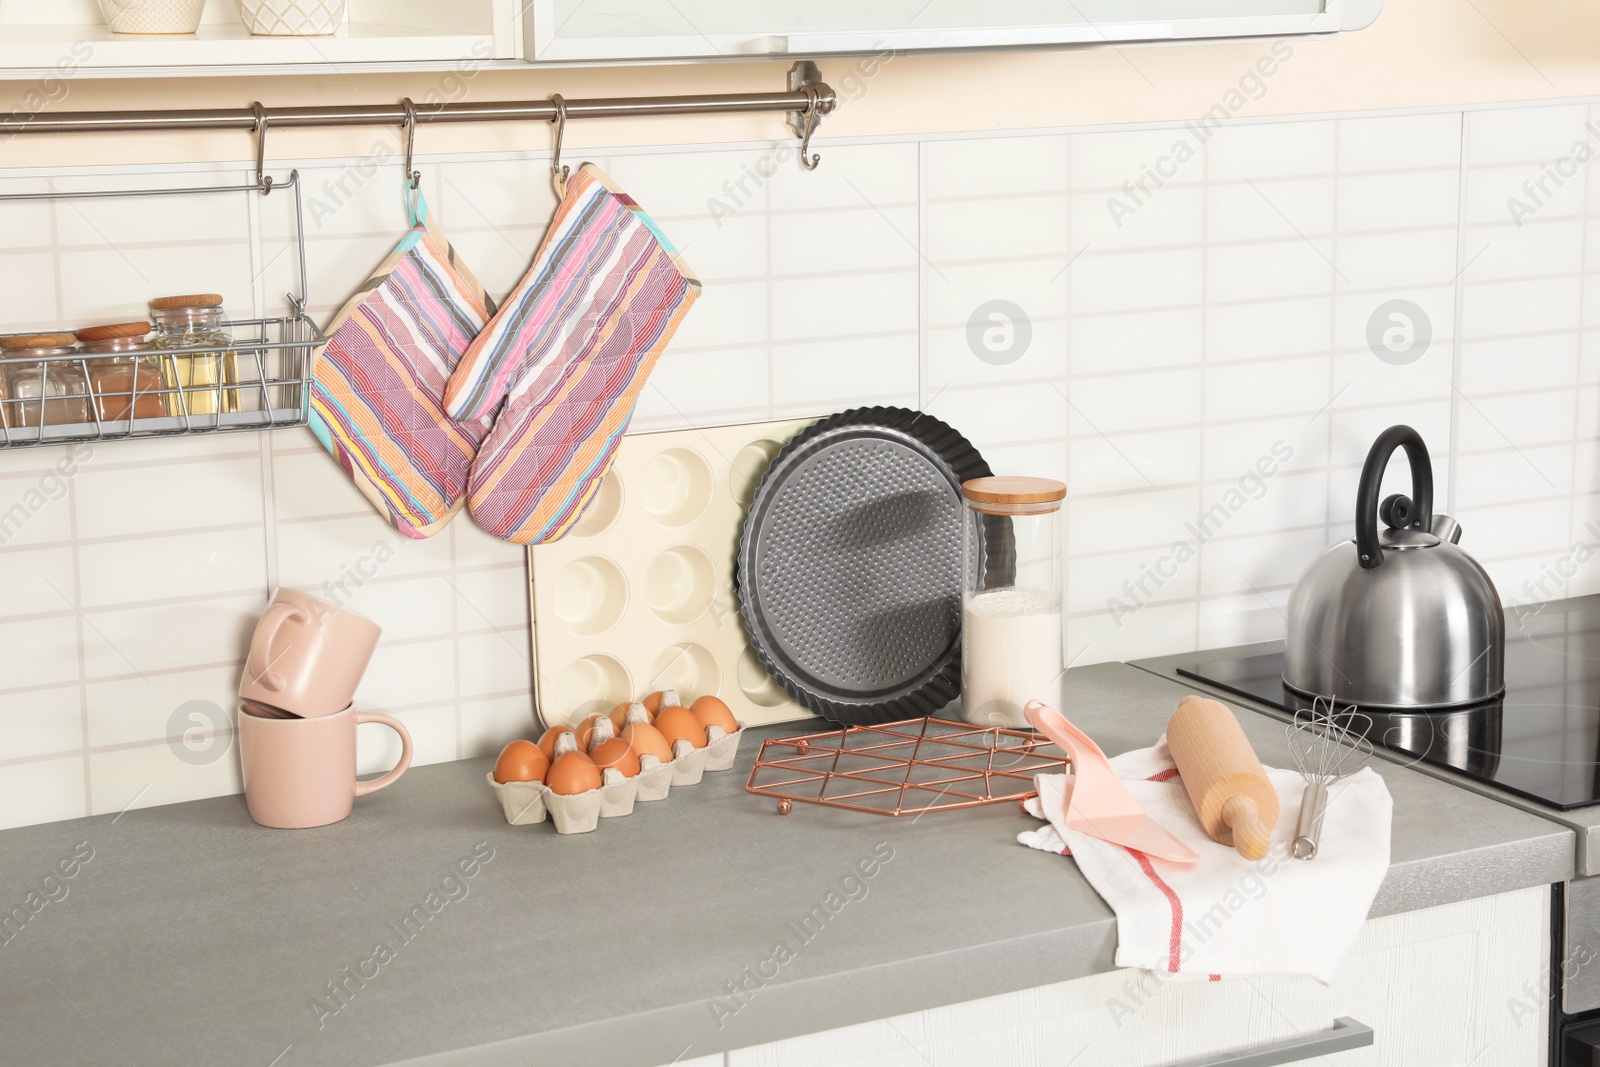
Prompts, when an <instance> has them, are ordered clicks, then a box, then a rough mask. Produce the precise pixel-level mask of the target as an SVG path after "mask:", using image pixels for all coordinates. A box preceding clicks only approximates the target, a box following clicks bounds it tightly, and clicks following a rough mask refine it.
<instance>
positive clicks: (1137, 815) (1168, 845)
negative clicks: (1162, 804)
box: [1023, 700, 1200, 863]
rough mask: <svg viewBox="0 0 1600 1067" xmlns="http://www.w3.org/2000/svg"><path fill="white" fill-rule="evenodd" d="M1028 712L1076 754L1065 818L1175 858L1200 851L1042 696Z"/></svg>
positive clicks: (1081, 828) (1101, 835)
mask: <svg viewBox="0 0 1600 1067" xmlns="http://www.w3.org/2000/svg"><path fill="white" fill-rule="evenodd" d="M1023 714H1024V715H1026V716H1027V717H1028V721H1029V722H1031V723H1032V724H1033V726H1034V729H1036V730H1038V731H1039V732H1040V733H1042V734H1044V735H1045V736H1046V737H1048V738H1049V739H1050V740H1052V741H1054V742H1055V743H1056V744H1057V745H1059V746H1061V750H1062V751H1063V752H1065V753H1066V754H1067V756H1068V757H1070V758H1071V760H1072V783H1071V788H1070V789H1068V791H1067V800H1066V804H1067V810H1066V812H1065V813H1064V819H1065V822H1066V824H1067V825H1068V826H1070V827H1071V828H1072V829H1074V830H1077V831H1078V832H1079V833H1083V834H1088V835H1089V836H1090V837H1094V838H1098V839H1100V840H1101V841H1109V842H1110V843H1111V844H1113V845H1121V846H1122V847H1123V848H1131V849H1133V850H1134V851H1136V852H1143V853H1145V854H1146V855H1150V856H1154V857H1156V858H1157V859H1163V860H1169V861H1171V862H1173V863H1193V862H1195V861H1196V860H1198V859H1199V858H1200V857H1199V855H1197V854H1196V853H1195V851H1194V850H1193V849H1191V848H1190V847H1189V846H1188V845H1186V844H1184V843H1183V842H1182V841H1179V840H1178V839H1177V838H1176V837H1173V836H1172V835H1171V834H1169V833H1168V832H1167V831H1165V830H1163V829H1162V828H1161V827H1160V826H1159V825H1157V824H1156V822H1155V820H1154V819H1152V818H1150V816H1148V815H1146V814H1145V813H1144V809H1143V808H1141V807H1139V802H1138V801H1137V800H1135V799H1133V794H1132V793H1130V792H1128V787H1127V786H1126V785H1124V784H1123V782H1122V779H1121V778H1118V777H1117V772H1116V771H1115V770H1113V769H1112V767H1111V761H1110V760H1108V759H1107V758H1106V754H1105V753H1104V752H1102V751H1100V746H1099V745H1097V744H1095V743H1094V741H1093V740H1091V739H1090V737H1089V735H1088V734H1086V733H1084V732H1083V731H1082V730H1080V729H1078V728H1077V727H1076V726H1074V725H1072V724H1071V723H1070V722H1068V721H1067V720H1066V717H1065V716H1063V715H1062V714H1061V713H1060V712H1059V711H1057V710H1056V709H1055V708H1052V707H1050V706H1049V705H1048V704H1045V703H1044V702H1043V701H1039V700H1034V701H1030V702H1029V704H1028V706H1027V707H1026V708H1024V709H1023Z"/></svg>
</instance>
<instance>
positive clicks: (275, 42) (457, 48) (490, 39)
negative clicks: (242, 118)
mask: <svg viewBox="0 0 1600 1067" xmlns="http://www.w3.org/2000/svg"><path fill="white" fill-rule="evenodd" d="M521 12H522V4H521V2H520V0H350V8H349V13H348V16H347V19H346V23H345V25H344V26H343V27H342V28H341V29H340V30H339V32H337V33H335V34H333V35H331V36H327V37H256V36H252V35H251V34H250V32H249V31H248V30H246V29H245V27H244V23H243V22H242V21H241V20H240V18H239V10H238V7H237V4H236V3H235V0H207V2H206V10H205V15H204V16H203V18H202V20H201V24H200V29H199V32H197V33H194V34H187V35H180V34H170V35H169V34H162V35H154V36H150V35H144V34H117V33H112V32H111V30H110V29H109V28H108V27H107V26H106V24H105V20H104V19H103V18H101V15H100V9H99V6H98V5H97V4H96V3H95V0H0V77H5V78H12V79H35V78H46V77H51V76H54V77H56V78H72V77H85V76H88V77H129V76H135V77H137V76H155V75H165V76H170V75H173V74H239V73H257V74H259V73H278V74H294V73H307V72H311V71H317V70H323V71H326V70H328V69H330V68H334V67H339V68H343V69H349V67H351V66H353V65H360V69H363V70H397V69H399V70H415V69H424V70H451V69H460V68H461V67H462V65H464V64H487V63H494V62H498V61H510V62H516V61H517V60H518V59H519V58H520V56H521Z"/></svg>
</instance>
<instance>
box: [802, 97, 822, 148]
mask: <svg viewBox="0 0 1600 1067" xmlns="http://www.w3.org/2000/svg"><path fill="white" fill-rule="evenodd" d="M805 89H806V98H807V100H808V101H809V102H808V103H807V105H806V116H805V120H804V121H805V128H804V130H803V131H802V133H801V135H800V165H801V166H802V167H804V168H805V169H806V170H816V169H817V164H818V163H820V162H822V156H820V155H812V156H810V157H809V158H807V156H806V152H807V151H808V150H810V148H811V135H812V134H813V133H815V132H816V129H817V124H818V123H819V122H821V121H822V116H821V114H820V113H819V112H818V110H817V103H818V101H820V100H821V99H822V96H821V94H820V93H818V92H817V87H816V86H815V85H812V84H810V83H809V82H808V83H807V84H806V87H805Z"/></svg>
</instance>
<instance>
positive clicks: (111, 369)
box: [78, 322, 167, 422]
mask: <svg viewBox="0 0 1600 1067" xmlns="http://www.w3.org/2000/svg"><path fill="white" fill-rule="evenodd" d="M149 333H150V324H149V323H148V322H119V323H114V324H112V325H109V326H90V327H88V328H86V329H82V330H79V331H78V340H79V341H81V342H82V343H83V351H84V355H85V356H87V357H89V358H88V364H89V384H90V385H91V386H93V388H94V403H95V409H96V410H97V411H99V413H100V420H101V421H102V422H120V421H122V420H124V419H128V418H135V419H159V418H161V417H162V416H164V415H166V414H167V397H166V394H165V393H164V392H163V390H164V389H165V387H166V386H165V383H164V381H163V380H162V377H161V365H160V361H159V360H157V359H156V358H155V357H154V356H147V355H142V354H141V353H144V352H148V351H150V344H149V342H148V341H146V340H145V337H146V336H147V335H148V334H149Z"/></svg>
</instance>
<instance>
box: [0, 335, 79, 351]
mask: <svg viewBox="0 0 1600 1067" xmlns="http://www.w3.org/2000/svg"><path fill="white" fill-rule="evenodd" d="M76 343H77V338H75V337H73V336H72V335H71V334H70V333H35V334H29V335H27V336H26V337H0V348H7V349H18V348H70V347H72V346H73V345H74V344H76Z"/></svg>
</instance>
